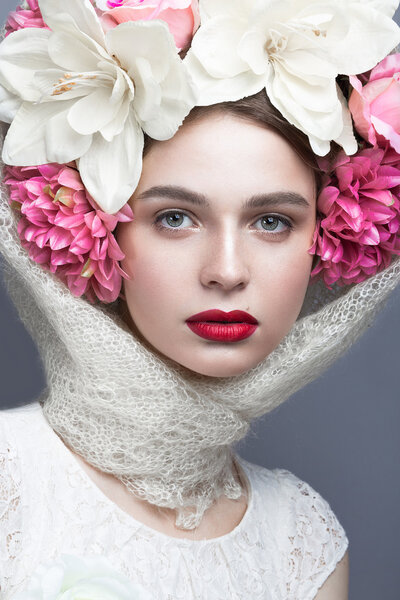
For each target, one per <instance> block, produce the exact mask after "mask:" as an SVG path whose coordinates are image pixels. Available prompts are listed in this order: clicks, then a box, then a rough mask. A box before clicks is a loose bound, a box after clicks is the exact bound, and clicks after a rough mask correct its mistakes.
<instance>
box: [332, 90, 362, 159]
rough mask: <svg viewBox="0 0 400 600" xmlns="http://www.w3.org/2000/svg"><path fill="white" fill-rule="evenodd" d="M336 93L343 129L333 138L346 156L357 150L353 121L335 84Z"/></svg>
mask: <svg viewBox="0 0 400 600" xmlns="http://www.w3.org/2000/svg"><path fill="white" fill-rule="evenodd" d="M337 94H338V98H339V101H340V104H341V107H342V119H343V131H342V133H341V134H340V135H339V136H338V137H336V138H335V140H334V141H335V142H336V143H337V144H339V146H342V148H343V150H344V151H345V152H346V154H347V155H348V156H350V155H351V154H355V153H356V152H357V150H358V145H357V140H356V138H355V135H354V130H353V121H352V119H351V114H350V111H349V109H348V106H347V102H346V99H345V97H344V96H343V92H342V90H341V89H340V88H339V86H337Z"/></svg>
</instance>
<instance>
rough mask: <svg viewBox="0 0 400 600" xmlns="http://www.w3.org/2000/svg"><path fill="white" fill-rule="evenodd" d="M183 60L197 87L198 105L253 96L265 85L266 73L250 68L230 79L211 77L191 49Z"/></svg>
mask: <svg viewBox="0 0 400 600" xmlns="http://www.w3.org/2000/svg"><path fill="white" fill-rule="evenodd" d="M183 62H184V63H185V65H186V66H187V68H188V70H189V73H190V76H191V78H192V80H193V83H194V85H195V87H196V94H197V101H196V104H197V105H198V106H209V105H211V104H217V103H219V102H225V101H232V102H234V101H235V100H241V99H242V98H245V97H246V96H252V95H253V94H256V93H257V92H259V91H260V90H262V89H263V87H265V75H255V73H253V72H252V71H250V70H248V71H246V72H245V73H241V74H240V75H237V76H236V77H231V78H230V79H224V78H222V79H216V78H215V77H211V76H210V75H209V74H208V73H207V71H206V70H205V69H204V68H203V67H202V65H201V63H200V62H199V61H198V59H197V58H196V56H195V55H194V54H193V53H192V51H191V50H189V52H188V54H187V55H186V57H185V59H184V61H183Z"/></svg>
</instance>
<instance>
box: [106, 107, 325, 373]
mask: <svg viewBox="0 0 400 600" xmlns="http://www.w3.org/2000/svg"><path fill="white" fill-rule="evenodd" d="M315 193H316V191H315V182H314V176H313V173H312V171H311V169H310V168H309V167H307V166H305V165H304V163H303V162H302V160H301V159H300V158H299V157H298V155H297V154H296V153H295V152H294V150H292V148H291V146H290V145H289V144H288V143H287V142H286V141H285V140H283V139H282V138H281V137H280V136H279V135H278V134H276V133H274V132H272V131H269V130H266V129H263V128H262V127H259V126H257V125H256V124H252V123H250V122H246V121H244V120H241V119H239V118H236V117H234V116H230V115H226V114H225V115H221V114H218V113H213V114H211V115H208V116H206V117H203V118H201V119H200V120H198V121H194V122H192V123H187V124H184V125H183V126H182V127H181V128H180V130H179V131H178V133H177V134H176V135H175V136H174V137H173V138H172V139H170V140H168V141H165V142H154V144H153V145H152V146H151V148H150V150H149V152H148V153H147V155H146V157H145V158H144V165H143V173H142V177H141V179H140V183H139V186H138V188H137V190H136V192H135V194H134V196H133V197H132V199H131V206H132V208H133V212H134V221H132V222H131V223H124V224H121V225H120V226H119V228H118V234H117V235H118V242H119V244H120V246H121V248H122V251H123V252H124V253H125V255H126V258H125V260H123V261H122V267H123V269H124V270H125V271H126V272H127V273H128V275H129V276H130V277H131V279H130V280H129V281H125V282H124V293H125V297H126V303H127V308H128V311H129V314H130V317H131V319H129V322H130V326H131V328H132V330H133V331H135V332H136V333H139V335H140V334H141V336H143V338H145V339H146V340H147V341H148V342H149V343H150V345H151V346H152V347H153V348H154V349H156V350H158V351H159V352H161V353H162V354H163V355H165V356H167V357H169V358H171V359H173V360H174V361H176V362H177V363H179V364H181V365H183V366H184V367H187V368H188V369H191V370H192V371H195V372H197V373H201V374H203V375H209V376H213V377H229V376H232V375H239V374H241V373H244V372H246V371H248V370H249V369H251V368H252V367H255V366H256V365H257V364H258V363H259V362H261V361H262V360H263V359H264V358H265V357H266V356H268V355H269V354H270V353H271V352H272V350H274V348H276V347H277V346H278V344H279V343H280V342H281V340H282V339H283V338H284V337H285V335H286V334H287V333H288V332H289V330H290V329H291V327H292V325H293V323H294V322H295V320H296V318H297V316H298V314H299V312H300V309H301V306H302V303H303V300H304V296H305V293H306V289H307V285H308V283H309V276H310V271H311V266H312V259H313V257H312V256H311V255H310V254H308V252H307V250H308V248H309V247H310V246H311V243H312V237H313V232H314V228H315V221H316V199H315ZM215 309H216V310H221V311H225V312H230V311H234V310H240V311H245V312H246V313H249V314H250V315H251V316H252V317H254V318H255V319H256V320H257V324H254V325H251V324H248V323H247V324H243V318H242V316H240V315H239V317H238V316H237V315H233V317H232V318H233V320H234V321H236V322H238V321H241V322H242V324H237V323H236V324H234V323H230V324H229V323H227V324H221V323H220V324H217V325H216V324H215V323H212V322H211V321H213V320H214V319H220V318H221V315H219V316H218V315H217V316H215V315H211V317H210V315H206V316H205V317H204V321H203V322H201V319H202V317H196V319H195V322H194V323H191V325H190V326H189V325H188V323H187V320H188V319H189V318H190V317H192V316H194V315H197V314H198V313H201V312H203V311H209V310H215ZM246 336H247V337H246Z"/></svg>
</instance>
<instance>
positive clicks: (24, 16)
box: [6, 0, 48, 37]
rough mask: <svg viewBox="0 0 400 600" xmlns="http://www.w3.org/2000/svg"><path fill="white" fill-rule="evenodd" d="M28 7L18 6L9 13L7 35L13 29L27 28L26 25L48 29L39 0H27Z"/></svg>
mask: <svg viewBox="0 0 400 600" xmlns="http://www.w3.org/2000/svg"><path fill="white" fill-rule="evenodd" d="M27 2H28V8H23V7H22V6H18V8H17V9H16V10H15V11H13V12H11V13H10V14H9V15H8V19H7V22H6V37H7V36H8V35H10V33H12V32H13V31H18V29H25V27H39V28H41V29H48V27H47V26H46V25H45V23H44V21H43V18H42V13H41V12H40V8H39V5H38V0H27Z"/></svg>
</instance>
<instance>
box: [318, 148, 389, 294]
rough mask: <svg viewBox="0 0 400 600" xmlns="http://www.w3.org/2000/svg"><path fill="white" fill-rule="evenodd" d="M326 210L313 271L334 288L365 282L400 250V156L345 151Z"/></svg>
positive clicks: (329, 181) (325, 193)
mask: <svg viewBox="0 0 400 600" xmlns="http://www.w3.org/2000/svg"><path fill="white" fill-rule="evenodd" d="M317 207H318V211H319V213H320V215H321V217H320V219H319V222H318V224H317V227H316V230H315V234H314V239H313V245H312V247H311V248H310V250H309V253H310V254H316V255H317V256H319V257H320V259H319V261H318V264H317V265H316V267H315V268H314V269H313V271H312V273H311V277H312V280H314V281H315V280H317V279H319V278H322V279H323V280H324V281H325V284H326V285H327V287H328V288H330V286H331V285H332V284H333V283H337V284H338V285H340V286H342V285H346V284H351V283H360V282H361V281H364V280H365V279H367V278H368V277H370V276H371V275H374V274H375V273H377V272H378V271H381V270H382V269H384V268H385V267H387V266H388V265H389V264H390V262H391V259H392V255H393V254H400V156H399V155H398V154H397V153H396V152H395V151H394V150H393V149H392V148H391V147H390V145H389V144H387V146H386V148H378V147H375V148H366V149H364V150H361V151H360V152H359V153H358V154H356V155H354V156H347V155H346V154H345V153H344V152H342V153H341V154H340V155H339V157H338V158H337V160H336V162H335V164H334V166H333V170H332V172H331V173H330V175H326V176H325V181H324V187H323V189H322V191H321V193H320V195H319V197H318V204H317Z"/></svg>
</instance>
